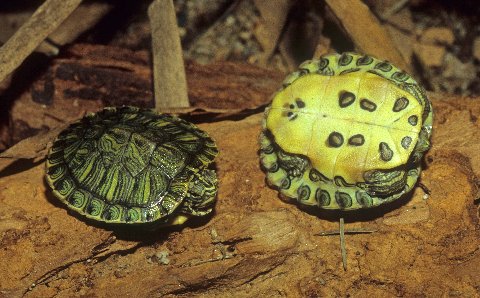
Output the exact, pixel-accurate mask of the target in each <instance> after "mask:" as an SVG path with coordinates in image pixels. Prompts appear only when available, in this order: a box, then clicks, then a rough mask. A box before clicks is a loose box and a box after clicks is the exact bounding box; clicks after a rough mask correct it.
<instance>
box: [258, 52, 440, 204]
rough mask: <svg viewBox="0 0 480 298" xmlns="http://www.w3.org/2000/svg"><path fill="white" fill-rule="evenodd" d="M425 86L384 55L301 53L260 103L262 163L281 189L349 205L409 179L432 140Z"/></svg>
mask: <svg viewBox="0 0 480 298" xmlns="http://www.w3.org/2000/svg"><path fill="white" fill-rule="evenodd" d="M431 133H432V107H431V104H430V102H429V100H428V99H427V96H426V95H425V91H424V89H423V88H422V87H420V86H419V85H418V84H417V82H416V81H415V80H414V79H412V78H411V77H410V76H409V75H408V74H406V73H405V72H402V71H401V70H399V69H398V68H396V67H395V66H393V65H392V64H390V63H388V62H387V61H381V60H377V59H375V58H372V57H370V56H367V55H358V54H353V53H344V54H341V55H338V54H333V55H327V56H324V57H322V58H320V59H319V60H315V61H306V62H304V63H303V64H302V65H300V69H299V70H298V71H296V72H294V73H292V74H291V75H289V76H288V77H287V78H286V79H285V81H284V82H283V86H282V88H281V89H280V90H279V91H278V92H277V93H276V94H275V95H274V97H273V100H272V103H271V104H270V106H268V107H267V109H266V111H265V120H264V122H263V131H262V133H261V136H260V142H261V153H260V157H261V163H262V165H263V167H264V169H265V171H266V174H267V180H268V182H269V183H270V184H271V185H273V186H275V187H276V188H278V190H279V191H280V193H281V194H282V195H284V196H286V197H290V198H294V199H296V200H298V202H299V203H301V204H305V205H310V206H318V207H319V208H323V209H339V210H354V209H360V208H370V207H374V206H378V205H381V204H384V203H387V202H391V201H393V200H396V199H398V198H400V197H402V196H403V195H405V194H406V193H407V192H409V191H410V190H411V189H412V188H413V187H414V185H415V183H416V181H417V179H418V177H419V175H420V170H421V168H420V163H421V158H422V156H423V153H424V152H425V151H426V150H427V149H428V148H429V146H430V141H429V139H430V135H431Z"/></svg>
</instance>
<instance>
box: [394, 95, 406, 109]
mask: <svg viewBox="0 0 480 298" xmlns="http://www.w3.org/2000/svg"><path fill="white" fill-rule="evenodd" d="M407 106H408V99H406V98H405V97H400V98H398V99H397V100H396V101H395V103H394V104H393V109H392V110H393V111H394V112H400V111H402V110H404V109H405V108H406V107H407Z"/></svg>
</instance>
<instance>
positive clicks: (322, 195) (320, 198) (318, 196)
mask: <svg viewBox="0 0 480 298" xmlns="http://www.w3.org/2000/svg"><path fill="white" fill-rule="evenodd" d="M315 200H316V201H317V204H318V206H319V207H326V206H329V205H330V194H329V193H328V191H326V190H323V189H321V188H317V191H316V192H315Z"/></svg>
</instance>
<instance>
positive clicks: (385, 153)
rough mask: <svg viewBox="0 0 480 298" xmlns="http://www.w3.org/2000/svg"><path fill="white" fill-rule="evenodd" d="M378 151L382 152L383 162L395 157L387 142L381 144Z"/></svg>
mask: <svg viewBox="0 0 480 298" xmlns="http://www.w3.org/2000/svg"><path fill="white" fill-rule="evenodd" d="M378 151H379V152H380V158H381V159H382V160H383V161H390V160H392V157H393V151H392V149H390V147H389V146H388V144H387V143H385V142H380V145H379V146H378Z"/></svg>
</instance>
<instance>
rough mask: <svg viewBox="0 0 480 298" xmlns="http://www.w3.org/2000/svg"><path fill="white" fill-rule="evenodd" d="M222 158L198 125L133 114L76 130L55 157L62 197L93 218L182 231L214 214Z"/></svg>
mask: <svg viewBox="0 0 480 298" xmlns="http://www.w3.org/2000/svg"><path fill="white" fill-rule="evenodd" d="M217 153H218V151H217V148H216V145H215V142H214V141H213V140H212V139H211V138H210V137H209V136H208V135H207V134H206V133H205V132H203V131H202V130H200V129H199V128H198V127H196V126H195V125H193V124H191V123H188V122H186V121H184V120H182V119H179V118H177V117H174V116H171V115H165V114H157V113H155V112H153V111H151V110H147V109H138V108H133V107H120V108H106V109H104V110H102V111H100V112H98V113H95V114H88V115H87V116H85V117H84V118H83V119H81V120H79V121H78V122H75V123H73V124H71V125H70V126H69V127H68V128H67V129H65V130H64V131H62V132H61V133H60V134H59V136H58V137H57V139H56V140H55V142H54V143H53V146H52V148H51V149H50V151H49V153H48V158H47V162H46V170H47V175H46V180H47V182H48V184H49V185H50V187H51V188H52V190H53V193H54V194H55V196H56V197H57V198H58V199H60V201H62V202H63V203H65V204H66V205H67V206H68V207H69V208H70V209H72V210H74V211H75V212H77V213H79V214H81V215H84V216H86V217H88V218H91V219H94V220H97V221H101V222H106V223H115V224H143V223H154V224H161V225H162V224H163V225H172V224H181V223H183V222H184V221H185V220H186V219H188V217H190V216H202V215H206V214H208V213H210V212H211V211H212V208H213V204H214V202H215V196H216V192H217V177H216V174H215V172H214V171H213V170H210V169H208V165H209V164H210V163H212V162H213V160H214V158H215V156H216V155H217Z"/></svg>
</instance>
